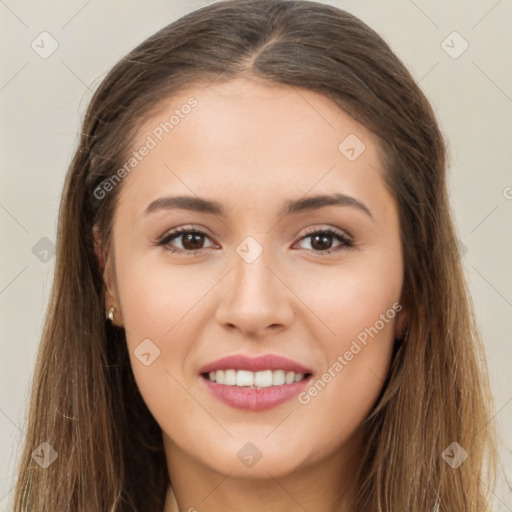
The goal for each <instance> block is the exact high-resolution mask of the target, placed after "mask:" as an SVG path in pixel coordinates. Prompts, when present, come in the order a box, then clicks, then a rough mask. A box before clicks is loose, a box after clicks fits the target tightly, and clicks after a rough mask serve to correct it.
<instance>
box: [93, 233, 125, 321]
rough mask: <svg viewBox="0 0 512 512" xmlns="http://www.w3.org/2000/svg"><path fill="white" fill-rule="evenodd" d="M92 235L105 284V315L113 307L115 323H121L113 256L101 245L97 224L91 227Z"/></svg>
mask: <svg viewBox="0 0 512 512" xmlns="http://www.w3.org/2000/svg"><path fill="white" fill-rule="evenodd" d="M93 237H94V252H95V253H96V257H97V259H98V266H99V269H100V272H101V274H102V275H103V284H104V286H105V307H106V312H105V316H108V312H109V310H110V308H111V307H114V308H115V324H116V325H122V315H121V307H120V305H119V299H118V297H117V291H116V286H115V278H114V268H113V264H114V262H113V258H112V257H110V255H108V254H106V253H105V251H104V247H103V242H102V239H101V236H100V233H99V228H98V226H94V228H93Z"/></svg>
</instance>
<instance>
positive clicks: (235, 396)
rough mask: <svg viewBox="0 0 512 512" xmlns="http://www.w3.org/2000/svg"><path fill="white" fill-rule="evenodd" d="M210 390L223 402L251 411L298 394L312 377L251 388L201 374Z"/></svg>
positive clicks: (268, 406)
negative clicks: (214, 379)
mask: <svg viewBox="0 0 512 512" xmlns="http://www.w3.org/2000/svg"><path fill="white" fill-rule="evenodd" d="M200 378H201V380H203V381H204V382H205V384H206V387H207V388H208V389H209V390H210V392H211V393H212V394H213V395H214V396H215V397H217V398H218V399H219V400H220V401H221V402H224V403H225V404H227V405H230V406H231V407H234V408H235V409H245V410H249V411H263V410H265V409H270V408H271V407H277V406H278V405H281V404H282V403H284V402H286V401H287V400H290V399H291V398H293V397H294V396H296V395H298V394H299V393H300V392H301V391H303V390H304V388H306V387H307V386H308V384H309V382H310V380H311V378H312V376H311V375H310V376H309V377H306V378H305V379H302V380H301V381H299V382H294V383H293V384H282V385H281V386H269V387H266V388H259V389H256V388H254V389H251V388H244V387H239V386H226V385H225V384H218V383H216V382H212V381H211V380H209V379H208V378H206V377H203V376H201V377H200Z"/></svg>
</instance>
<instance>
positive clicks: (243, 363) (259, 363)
mask: <svg viewBox="0 0 512 512" xmlns="http://www.w3.org/2000/svg"><path fill="white" fill-rule="evenodd" d="M215 370H248V371H251V372H259V371H263V370H284V371H286V372H295V373H313V370H311V369H309V368H306V367H305V366H303V365H301V364H299V363H297V362H295V361H292V360H291V359H287V358H286V357H282V356H277V355H274V354H264V355H262V356H258V357H247V356H244V355H243V354H234V355H232V356H227V357H223V358H221V359H217V360H216V361H213V362H211V363H208V364H206V365H204V366H203V367H201V369H200V370H199V373H209V372H211V371H215Z"/></svg>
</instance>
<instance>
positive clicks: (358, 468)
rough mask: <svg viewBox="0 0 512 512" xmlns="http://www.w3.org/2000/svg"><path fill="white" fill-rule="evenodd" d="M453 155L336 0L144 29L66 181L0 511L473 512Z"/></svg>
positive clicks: (482, 411) (475, 403)
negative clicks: (11, 501)
mask: <svg viewBox="0 0 512 512" xmlns="http://www.w3.org/2000/svg"><path fill="white" fill-rule="evenodd" d="M445 172H446V161H445V145H444V142H443V138H442V135H441V132H440V130H439V128H438V125H437V122H436V119H435V116H434V114H433V112H432V109H431V107H430V105H429V103H428V101H427V100H426V98H425V96H424V95H423V93H422V92H421V90H420V89H419V88H418V86H417V85H416V83H415V82H414V80H413V79H412V77H411V75H410V74H409V72H408V71H407V70H406V69H405V67H404V66H403V64H402V63H401V62H400V61H399V59H398V58H397V57H396V56H395V55H394V54H393V53H392V51H391V50H390V49H389V47H388V46H387V44H386V43H385V42H384V41H383V40H382V39H381V38H380V37H379V36H378V35H377V34H376V33H375V32H373V31H372V30H371V29H370V28H369V27H367V26H366V25H365V24H364V23H362V22H361V21H360V20H358V19H357V18H355V17H353V16H351V15H350V14H348V13H346V12H344V11H341V10H339V9H336V8H334V7H331V6H327V5H322V4H317V3H314V2H302V1H283V0H263V1H261V0H257V1H255V0H241V1H227V2H219V3H215V4H213V5H210V6H207V7H205V8H203V9H200V10H197V11H195V12H192V13H190V14H188V15H187V16H185V17H183V18H181V19H179V20H178V21H176V22H175V23H172V24H171V25H169V26H167V27H165V28H164V29H162V30H161V31H159V32H158V33H157V34H155V35H154V36H152V37H150V38H149V39H147V40H146V41H145V42H143V43H142V44H141V45H140V46H139V47H138V48H136V49H135V50H133V51H132V52H131V53H130V54H129V55H128V56H126V57H125V58H123V59H122V60H121V61H120V62H119V63H118V64H117V65H116V66H115V67H114V68H113V70H112V71H111V72H110V73H109V74H108V75H107V77H106V78H105V79H104V81H103V82H102V84H101V85H100V87H99V88H98V90H97V91H96V93H95V95H94V97H93V99H92V101H91V103H90V105H89V108H88V111H87V114H86V117H85V119H84V123H83V129H82V134H81V139H80V144H79V147H78V148H77V150H76V153H75V156H74V159H73V162H72V164H71V166H70V169H69V172H68V175H67V180H66V184H65V189H64V194H63V199H62V205H61V210H60V219H59V233H58V243H57V261H56V270H55V281H54V286H53V291H52V295H51V299H50V304H49V310H48V313H47V320H46V324H45V329H44V332H43V337H42V342H41V347H40V353H39V359H38V363H37V368H36V374H35V378H34V388H33V393H32V399H31V409H30V420H29V425H28V433H27V438H26V446H25V450H24V454H23V457H22V459H21V464H20V470H19V480H18V484H17V488H16V496H15V510H16V511H22V510H31V511H33V510H73V511H88V512H89V511H103V510H105V511H116V512H117V511H128V510H130V511H134V510H137V511H141V510H148V511H155V510H163V511H164V512H170V511H173V510H181V511H182V512H183V511H185V510H188V511H191V510H198V511H202V510H208V511H217V510H223V511H226V510H244V511H253V510H273V511H280V510H287V511H292V510H310V511H319V512H320V511H322V512H324V511H325V512H328V511H329V512H331V511H344V512H355V511H358V512H359V511H360V512H369V511H386V512H396V511H400V510H408V511H418V512H419V511H427V510H428V511H430V510H458V511H459V510H460V511H462V510H464V511H474V512H476V511H479V512H480V511H482V510H488V509H489V507H488V502H487V498H486V494H485V490H486V489H487V486H486V485H485V484H489V482H490V481H491V480H490V479H491V477H492V469H493V461H494V444H493V434H492V423H490V422H489V419H490V418H491V414H490V412H489V407H490V398H489V391H488V382H487V377H486V373H485V362H484V360H483V358H482V350H481V341H480V339H479V335H478V331H477V328H476V325H475V322H474V317H473V312H472V309H471V301H470V299H469V296H468V292H467V288H466V285H465V282H464V278H463V273H462V270H461V265H460V261H459V257H458V251H457V244H456V239H455V231H454V227H453V221H452V218H451V214H450V209H449V202H448V197H447V191H446V181H445V180H446V175H445ZM43 443H47V444H43ZM38 457H39V459H40V460H39V461H38V460H37V459H38ZM484 460H486V461H487V466H486V467H487V469H488V470H489V475H484V473H483V468H484Z"/></svg>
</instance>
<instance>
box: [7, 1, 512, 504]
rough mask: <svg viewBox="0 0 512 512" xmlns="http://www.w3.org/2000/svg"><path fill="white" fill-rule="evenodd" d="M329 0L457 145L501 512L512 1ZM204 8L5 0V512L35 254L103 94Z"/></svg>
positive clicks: (43, 295) (510, 298) (32, 311)
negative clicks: (145, 44)
mask: <svg viewBox="0 0 512 512" xmlns="http://www.w3.org/2000/svg"><path fill="white" fill-rule="evenodd" d="M326 3H327V2H326ZM328 3H331V4H332V5H337V6H338V7H341V8H343V9H346V10H348V11H349V12H351V13H353V14H355V15H356V16H359V17H360V18H361V19H362V20H364V21H365V22H366V23H368V24H369V25H370V26H371V27H372V28H374V29H375V30H376V31H377V32H378V33H380V34H381V35H382V36H383V37H384V38H385V39H386V40H387V41H388V43H389V44H390V45H391V47H392V49H393V50H394V51H395V52H396V53H397V54H398V55H399V56H400V57H401V58H402V59H403V61H404V62H405V64H406V65H407V66H408V67H409V69H410V70H411V72H412V74H413V76H414V77H415V78H416V80H417V81H418V82H419V83H420V85H421V87H422V89H423V90H424V92H425V93H426V95H427V97H428V98H429V99H430V101H431V103H432V104H433V106H434V109H435V111H436V113H437V115H438V118H439V121H440V123H441V127H442V130H443V131H444V133H445V134H446V136H447V138H448V139H449V141H450V155H451V166H450V174H449V185H450V193H451V198H452V205H453V209H454V211H455V215H456V221H457V225H458V230H459V238H460V241H461V252H462V253H463V256H462V257H463V263H464V266H465V268H466V272H467V277H468V280H469V283H470V286H471V290H472V293H473V298H474V303H475V308H476V311H477V315H478V319H479V323H480V326H481V330H482V333H483V336H484V339H485V343H486V348H487V353H488V358H489V366H490V372H491V378H492V384H493V389H494V394H495V400H496V408H495V415H496V418H497V420H498V423H499V425H500V429H501V433H502V437H503V444H502V446H501V448H500V451H501V453H502V456H503V459H502V474H501V477H500V483H499V486H498V489H497V491H496V493H495V495H496V507H495V510H499V511H505V510H510V511H512V490H511V488H510V485H508V484H507V483H506V481H505V475H507V478H508V481H509V482H511V481H512V469H511V467H512V452H511V451H510V449H511V447H512V403H511V402H512V386H511V383H512V370H511V356H512V344H511V341H512V337H511V333H512V314H511V313H512V286H511V284H512V268H511V265H510V262H511V261H512V239H511V209H512V173H511V169H512V166H511V163H512V157H511V154H512V152H511V143H512V134H511V114H512V74H511V73H510V70H511V62H512V58H511V51H512V40H511V39H512V38H511V32H512V23H511V22H512V2H511V1H510V0H500V1H496V0H490V1H487V0H485V1H483V0H482V1H430V0H429V1H427V0H414V1H412V0H398V1H379V2H378V1H361V0H360V1H355V0H354V1H343V0H339V1H337V2H335V1H331V2H328ZM204 5H206V1H204V0H203V1H199V0H196V1H193V0H187V1H185V0H180V1H173V2H171V1H167V2H157V1H146V2H142V1H137V2H130V1H121V0H119V1H114V0H110V1H100V0H92V1H91V0H89V1H87V0H81V1H78V2H77V1H70V0H67V1H65V2H64V1H59V2H49V1H37V2H35V1H33V2H26V1H16V0H0V34H1V36H0V37H1V43H2V44H1V45H0V52H1V53H0V63H1V67H0V111H1V116H2V117H1V121H0V130H1V131H0V148H1V151H0V161H1V180H2V182H1V183H2V185H1V189H0V226H1V230H2V232H1V234H2V240H3V244H2V265H1V269H0V311H1V313H0V314H1V325H2V336H1V340H0V351H1V356H0V378H1V388H0V431H1V433H2V435H1V439H0V461H1V464H0V510H2V511H7V510H10V507H11V506H12V505H11V501H10V500H11V499H12V495H13V492H12V488H13V485H14V481H15V478H14V468H15V462H16V461H17V456H18V454H19V450H20V448H21V443H22V441H23V437H24V434H23V431H24V428H25V425H24V422H23V421H24V420H23V417H24V412H25V404H26V402H27V399H28V393H29V382H30V379H31V377H32V372H33V367H34V362H35V356H36V351H37V347H38V343H39V336H40V333H41V328H42V324H43V318H44V312H45V308H46V304H47V300H48V295H49V291H50V286H51V282H52V275H53V266H54V263H55V259H54V258H50V259H49V260H48V261H46V262H44V261H41V260H40V258H41V257H42V253H40V254H39V257H36V255H35V254H34V253H33V251H32V248H33V247H34V245H35V244H36V243H38V242H39V241H40V240H41V239H42V238H43V237H47V238H48V239H50V240H51V241H52V242H54V241H55V235H56V219H57V211H58V205H59V200H60V194H61V188H62V185H63V179H64V174H65V172H66V169H67V166H68V165H69V162H70V159H71V156H72V153H73V150H74V148H75V146H76V141H77V133H78V131H79V123H80V120H81V118H82V116H83V113H84V111H85V108H86V105H87V103H88V101H89V99H90V97H91V92H92V91H93V90H94V89H95V87H96V86H97V85H98V83H99V81H100V80H101V78H103V77H104V75H105V74H106V72H107V71H108V70H109V69H110V68H111V67H112V66H113V65H114V64H115V63H116V62H117V60H118V59H119V58H121V57H122V56H123V55H124V54H126V53H127V52H128V51H129V50H131V49H132V48H133V47H135V46H136V45H137V44H138V43H139V42H141V41H142V40H143V39H145V38H146V37H148V36H149V35H151V34H153V33H154V32H155V31H157V30H158V29H160V28H161V27H163V26H164V25H167V24H168V23H170V22H172V21H173V20H175V19H176V18H178V17H180V16H181V15H183V14H185V13H187V12H189V11H192V10H194V9H196V8H199V7H202V6H204ZM43 31H47V32H48V33H49V34H51V36H52V37H53V38H54V39H55V40H56V41H57V43H58V48H57V49H56V51H55V52H54V53H53V54H52V55H50V56H49V57H48V58H46V59H44V58H42V57H41V56H40V55H39V54H38V53H36V52H35V51H34V50H33V49H32V48H31V43H32V41H34V40H35V41H36V43H38V44H39V46H40V47H41V46H42V43H41V42H40V39H41V37H42V36H41V37H38V36H39V35H40V34H41V32H43ZM453 31H457V32H458V33H459V34H460V36H462V38H463V39H464V40H465V41H467V43H468V44H469V47H468V49H467V50H466V51H465V52H464V53H462V54H461V55H460V56H459V57H458V58H453V56H454V55H455V54H456V53H457V52H458V51H459V50H461V49H462V48H463V46H462V45H463V44H464V42H463V40H462V39H460V38H458V36H455V37H453V36H451V37H449V38H448V39H447V40H446V42H445V43H444V44H443V43H442V42H443V41H444V40H445V39H446V38H447V36H449V35H450V34H451V33H452V32H453ZM443 47H444V48H443ZM449 47H452V48H449ZM45 48H46V49H48V48H50V46H49V40H46V43H45ZM445 49H446V50H448V51H449V52H451V53H452V56H450V55H449V54H448V53H447V52H446V51H445ZM40 51H42V49H41V50H40ZM39 243H43V244H44V242H39ZM466 251H467V252H466ZM50 256H51V253H48V256H47V257H50ZM470 456H471V454H470Z"/></svg>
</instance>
